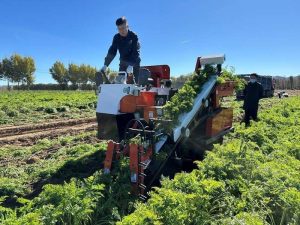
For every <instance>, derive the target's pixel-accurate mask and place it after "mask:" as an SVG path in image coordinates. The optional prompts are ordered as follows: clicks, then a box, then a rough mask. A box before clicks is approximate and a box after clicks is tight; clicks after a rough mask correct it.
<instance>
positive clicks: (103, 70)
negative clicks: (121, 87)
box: [101, 65, 107, 73]
mask: <svg viewBox="0 0 300 225" xmlns="http://www.w3.org/2000/svg"><path fill="white" fill-rule="evenodd" d="M106 70H107V66H106V65H104V66H103V67H102V68H101V72H103V73H105V72H106Z"/></svg>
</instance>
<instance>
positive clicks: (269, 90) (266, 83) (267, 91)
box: [236, 74, 275, 99]
mask: <svg viewBox="0 0 300 225" xmlns="http://www.w3.org/2000/svg"><path fill="white" fill-rule="evenodd" d="M237 76H238V77H240V78H242V79H244V80H245V82H248V81H249V79H250V74H239V75H237ZM257 81H258V82H259V83H261V85H262V86H263V89H264V93H263V97H264V98H269V97H273V96H274V90H275V79H273V77H272V76H264V75H258V77H257ZM236 98H237V99H244V93H243V91H238V92H237V93H236Z"/></svg>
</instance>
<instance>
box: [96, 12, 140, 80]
mask: <svg viewBox="0 0 300 225" xmlns="http://www.w3.org/2000/svg"><path fill="white" fill-rule="evenodd" d="M116 25H117V28H118V33H117V34H116V35H115V36H114V38H113V42H112V45H111V46H110V48H109V50H108V53H107V56H106V57H105V61H104V66H103V67H102V69H101V71H102V72H106V70H107V67H108V66H109V64H110V63H111V61H112V60H113V59H114V58H115V56H116V54H117V50H119V53H120V65H119V71H126V72H127V73H128V74H133V75H134V79H135V82H138V74H139V69H140V62H141V59H140V43H139V39H138V36H137V35H136V34H135V33H134V32H132V31H131V30H129V28H128V23H127V20H126V18H125V17H121V18H119V19H117V20H116Z"/></svg>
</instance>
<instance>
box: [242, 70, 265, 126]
mask: <svg viewBox="0 0 300 225" xmlns="http://www.w3.org/2000/svg"><path fill="white" fill-rule="evenodd" d="M244 96H245V98H244V110H245V118H244V120H245V124H246V127H248V126H249V125H250V117H252V119H253V120H255V121H257V110H258V102H259V99H261V98H262V97H263V87H262V85H261V84H260V83H258V82H257V74H256V73H252V74H251V75H250V81H249V82H248V84H247V85H246V87H245V89H244Z"/></svg>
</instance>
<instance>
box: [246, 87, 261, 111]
mask: <svg viewBox="0 0 300 225" xmlns="http://www.w3.org/2000/svg"><path fill="white" fill-rule="evenodd" d="M262 97H263V87H262V85H261V84H260V83H258V82H255V83H251V82H248V84H247V85H246V87H245V89H244V109H249V108H257V107H258V101H259V99H261V98H262Z"/></svg>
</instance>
